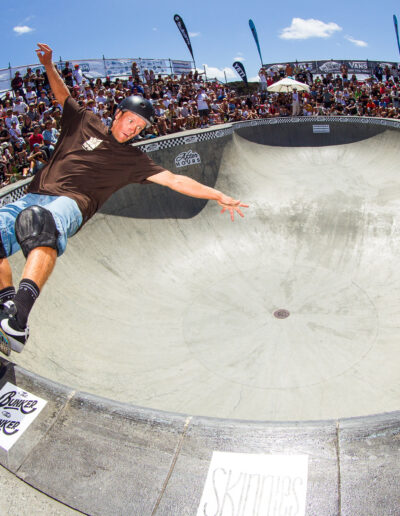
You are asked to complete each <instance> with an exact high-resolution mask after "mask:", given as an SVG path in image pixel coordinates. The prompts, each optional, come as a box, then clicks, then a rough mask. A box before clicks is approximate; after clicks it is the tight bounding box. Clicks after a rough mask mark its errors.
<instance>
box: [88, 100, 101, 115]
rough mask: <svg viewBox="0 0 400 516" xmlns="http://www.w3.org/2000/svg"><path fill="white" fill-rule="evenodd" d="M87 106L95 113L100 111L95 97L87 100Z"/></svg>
mask: <svg viewBox="0 0 400 516" xmlns="http://www.w3.org/2000/svg"><path fill="white" fill-rule="evenodd" d="M86 107H87V109H90V110H91V111H93V113H94V114H95V115H96V114H97V113H98V112H99V110H98V108H97V106H96V102H95V101H94V99H89V100H88V101H87V104H86Z"/></svg>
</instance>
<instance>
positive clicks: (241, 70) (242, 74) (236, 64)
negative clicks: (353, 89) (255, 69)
mask: <svg viewBox="0 0 400 516" xmlns="http://www.w3.org/2000/svg"><path fill="white" fill-rule="evenodd" d="M232 66H233V68H234V69H235V70H236V71H237V73H238V74H239V75H240V77H241V79H242V81H244V83H245V84H246V86H247V85H248V83H247V75H246V70H245V69H244V66H243V64H242V63H241V62H240V61H235V62H234V63H233V65H232Z"/></svg>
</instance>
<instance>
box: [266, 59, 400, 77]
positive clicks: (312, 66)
mask: <svg viewBox="0 0 400 516" xmlns="http://www.w3.org/2000/svg"><path fill="white" fill-rule="evenodd" d="M287 64H290V66H291V67H292V68H293V69H295V68H296V67H298V68H301V69H308V70H310V72H311V73H312V74H327V73H333V74H339V75H340V74H341V73H342V71H341V68H342V65H346V66H347V70H348V74H350V75H353V74H356V75H357V74H365V75H370V74H373V72H374V69H375V67H376V66H377V65H380V66H381V67H382V68H383V69H385V67H386V66H388V67H389V68H391V67H392V66H393V65H394V66H396V67H397V66H398V63H397V62H394V61H363V60H355V59H354V60H343V59H330V60H325V61H286V62H284V63H269V64H265V65H264V67H265V68H266V69H267V70H273V71H278V72H279V71H280V70H285V68H286V65H287Z"/></svg>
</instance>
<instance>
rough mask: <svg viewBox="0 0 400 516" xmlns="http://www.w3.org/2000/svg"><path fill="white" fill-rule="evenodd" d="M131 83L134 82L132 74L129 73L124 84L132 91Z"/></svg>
mask: <svg viewBox="0 0 400 516" xmlns="http://www.w3.org/2000/svg"><path fill="white" fill-rule="evenodd" d="M133 84H134V82H133V76H132V75H130V76H129V77H128V80H127V81H126V85H127V87H128V88H129V89H130V90H131V91H132V88H133Z"/></svg>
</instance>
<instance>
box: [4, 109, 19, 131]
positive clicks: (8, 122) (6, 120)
mask: <svg viewBox="0 0 400 516" xmlns="http://www.w3.org/2000/svg"><path fill="white" fill-rule="evenodd" d="M13 122H16V123H17V124H18V117H17V115H15V114H14V113H13V110H12V109H7V115H6V117H5V118H4V123H5V124H6V127H7V129H8V130H10V129H11V124H12V123H13Z"/></svg>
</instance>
